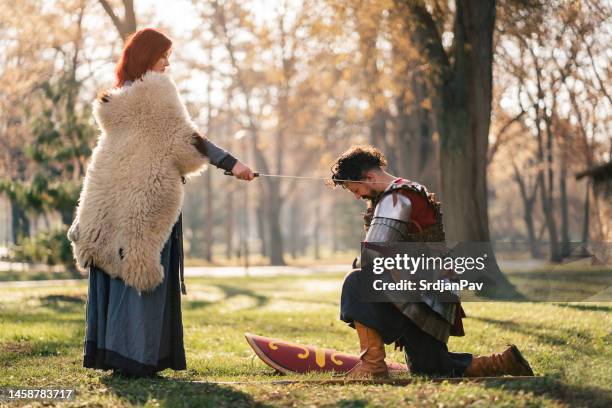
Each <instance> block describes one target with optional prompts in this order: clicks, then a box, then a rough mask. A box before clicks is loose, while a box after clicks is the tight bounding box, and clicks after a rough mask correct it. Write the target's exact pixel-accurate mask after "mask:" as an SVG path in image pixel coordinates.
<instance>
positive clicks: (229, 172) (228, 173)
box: [223, 170, 259, 177]
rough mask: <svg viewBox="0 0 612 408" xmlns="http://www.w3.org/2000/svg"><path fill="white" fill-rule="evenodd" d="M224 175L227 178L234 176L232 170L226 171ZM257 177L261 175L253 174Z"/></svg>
mask: <svg viewBox="0 0 612 408" xmlns="http://www.w3.org/2000/svg"><path fill="white" fill-rule="evenodd" d="M223 174H225V175H226V176H233V175H234V173H232V172H231V170H225V171H224V172H223ZM253 174H254V175H255V177H259V173H253Z"/></svg>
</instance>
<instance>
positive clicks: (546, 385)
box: [484, 377, 612, 408]
mask: <svg viewBox="0 0 612 408" xmlns="http://www.w3.org/2000/svg"><path fill="white" fill-rule="evenodd" d="M484 386H485V387H486V388H502V389H503V390H504V391H509V392H520V391H522V392H531V393H533V394H534V395H541V396H544V397H547V398H550V399H553V400H556V401H560V402H563V403H565V404H567V405H568V406H584V407H602V408H603V407H606V408H607V407H612V393H611V392H610V391H608V390H605V389H602V388H597V387H589V386H579V385H570V384H564V383H563V382H562V381H560V380H557V379H554V378H549V377H542V378H534V379H531V380H525V381H490V382H486V383H484Z"/></svg>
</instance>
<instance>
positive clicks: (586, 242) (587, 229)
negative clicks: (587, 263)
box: [582, 179, 591, 256]
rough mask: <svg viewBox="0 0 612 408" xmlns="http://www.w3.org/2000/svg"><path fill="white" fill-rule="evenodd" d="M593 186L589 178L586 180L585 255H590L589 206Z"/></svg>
mask: <svg viewBox="0 0 612 408" xmlns="http://www.w3.org/2000/svg"><path fill="white" fill-rule="evenodd" d="M590 187H591V181H590V180H588V179H587V182H586V188H585V193H584V215H583V221H582V255H583V256H587V255H588V253H589V252H588V250H587V244H588V243H589V222H590V220H589V212H590V208H589V207H590V206H589V199H590V197H591V196H590V194H589V190H590Z"/></svg>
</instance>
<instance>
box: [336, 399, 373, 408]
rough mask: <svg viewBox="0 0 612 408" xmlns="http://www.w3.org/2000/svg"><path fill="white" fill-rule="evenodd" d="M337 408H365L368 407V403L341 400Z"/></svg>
mask: <svg viewBox="0 0 612 408" xmlns="http://www.w3.org/2000/svg"><path fill="white" fill-rule="evenodd" d="M335 406H336V407H339V408H363V407H367V406H368V401H366V400H362V399H357V400H340V401H338V402H337V403H336V405H335Z"/></svg>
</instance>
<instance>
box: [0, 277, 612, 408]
mask: <svg viewBox="0 0 612 408" xmlns="http://www.w3.org/2000/svg"><path fill="white" fill-rule="evenodd" d="M341 281H342V275H341V274H337V273H334V274H329V273H327V274H319V275H317V274H314V275H309V276H293V277H292V276H275V277H236V278H202V277H191V278H189V279H188V281H187V284H188V291H189V294H188V295H187V296H186V297H184V298H183V320H184V322H183V323H184V329H185V347H186V352H187V365H188V369H187V370H186V371H182V372H173V371H169V370H167V371H164V372H162V373H161V378H156V379H126V378H122V377H114V376H112V375H110V373H109V372H103V371H95V370H86V369H84V368H82V366H81V365H82V340H83V336H84V329H85V327H84V314H85V303H86V294H87V287H86V284H85V282H77V283H74V284H72V285H67V284H66V283H58V284H57V285H53V284H51V285H50V286H47V285H45V286H42V285H41V286H37V285H33V286H30V287H12V286H10V285H8V286H7V285H4V286H1V285H0V373H1V374H0V388H2V387H30V388H36V387H51V386H53V387H63V388H74V389H76V392H77V396H76V398H75V399H74V400H72V401H69V402H66V403H64V406H142V405H144V406H168V407H180V406H184V407H197V406H210V407H217V406H230V407H241V406H298V407H301V406H337V407H366V406H390V407H397V406H411V405H412V406H431V407H453V406H481V407H490V406H507V407H519V406H585V407H596V406H601V407H610V406H612V364H610V362H611V361H612V347H611V346H610V343H611V340H612V331H611V328H612V314H611V313H610V312H611V311H612V304H611V303H553V302H548V303H528V302H515V303H502V302H468V303H465V304H464V308H465V310H466V312H467V314H468V317H469V318H468V319H466V320H465V328H466V332H467V336H465V337H454V338H451V340H450V342H449V348H450V349H451V350H456V351H469V352H473V353H477V354H487V353H490V352H492V351H500V350H502V349H504V348H505V345H506V344H507V343H510V342H512V343H516V344H517V345H519V347H520V348H521V350H522V351H523V354H524V355H525V356H526V357H527V358H528V359H529V360H530V362H531V364H532V366H533V367H534V371H535V372H536V375H537V376H538V378H534V379H530V380H524V381H523V380H521V381H489V382H482V383H468V382H466V383H459V384H451V383H448V382H446V383H445V382H442V383H439V382H433V381H430V380H427V379H416V380H415V382H414V383H413V384H410V385H408V386H393V385H376V384H368V385H364V384H346V385H311V384H310V385H309V384H292V385H286V384H278V383H277V384H275V383H273V381H275V380H279V379H302V378H304V377H300V376H280V375H278V374H276V373H275V372H274V370H273V369H271V368H270V367H268V366H266V365H265V364H264V363H263V362H261V361H260V360H259V359H258V358H256V357H254V353H253V351H252V350H251V349H250V347H249V346H248V344H247V342H246V341H245V340H244V333H245V332H251V333H256V334H260V335H266V336H272V337H278V338H282V339H286V340H290V341H292V342H297V343H306V344H312V345H317V346H322V347H326V348H335V349H338V350H341V351H344V352H351V353H355V352H357V351H358V350H357V349H358V342H357V337H356V335H355V333H354V331H353V330H352V329H350V328H348V327H347V326H346V325H345V324H344V323H342V322H341V321H339V320H338V299H339V293H340V288H341ZM387 356H388V358H389V359H392V360H395V361H399V362H401V361H403V355H402V354H401V353H400V352H399V351H394V350H393V347H391V346H389V347H387ZM319 378H320V377H319ZM325 378H327V377H325ZM220 382H240V383H238V384H219V383H220ZM249 382H253V383H250V384H249ZM3 404H5V405H8V403H7V402H2V401H0V406H3ZM48 404H49V403H47V406H48ZM20 405H21V406H43V403H42V402H40V401H31V400H30V401H24V402H21V403H20V404H17V403H11V405H10V406H20Z"/></svg>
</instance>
